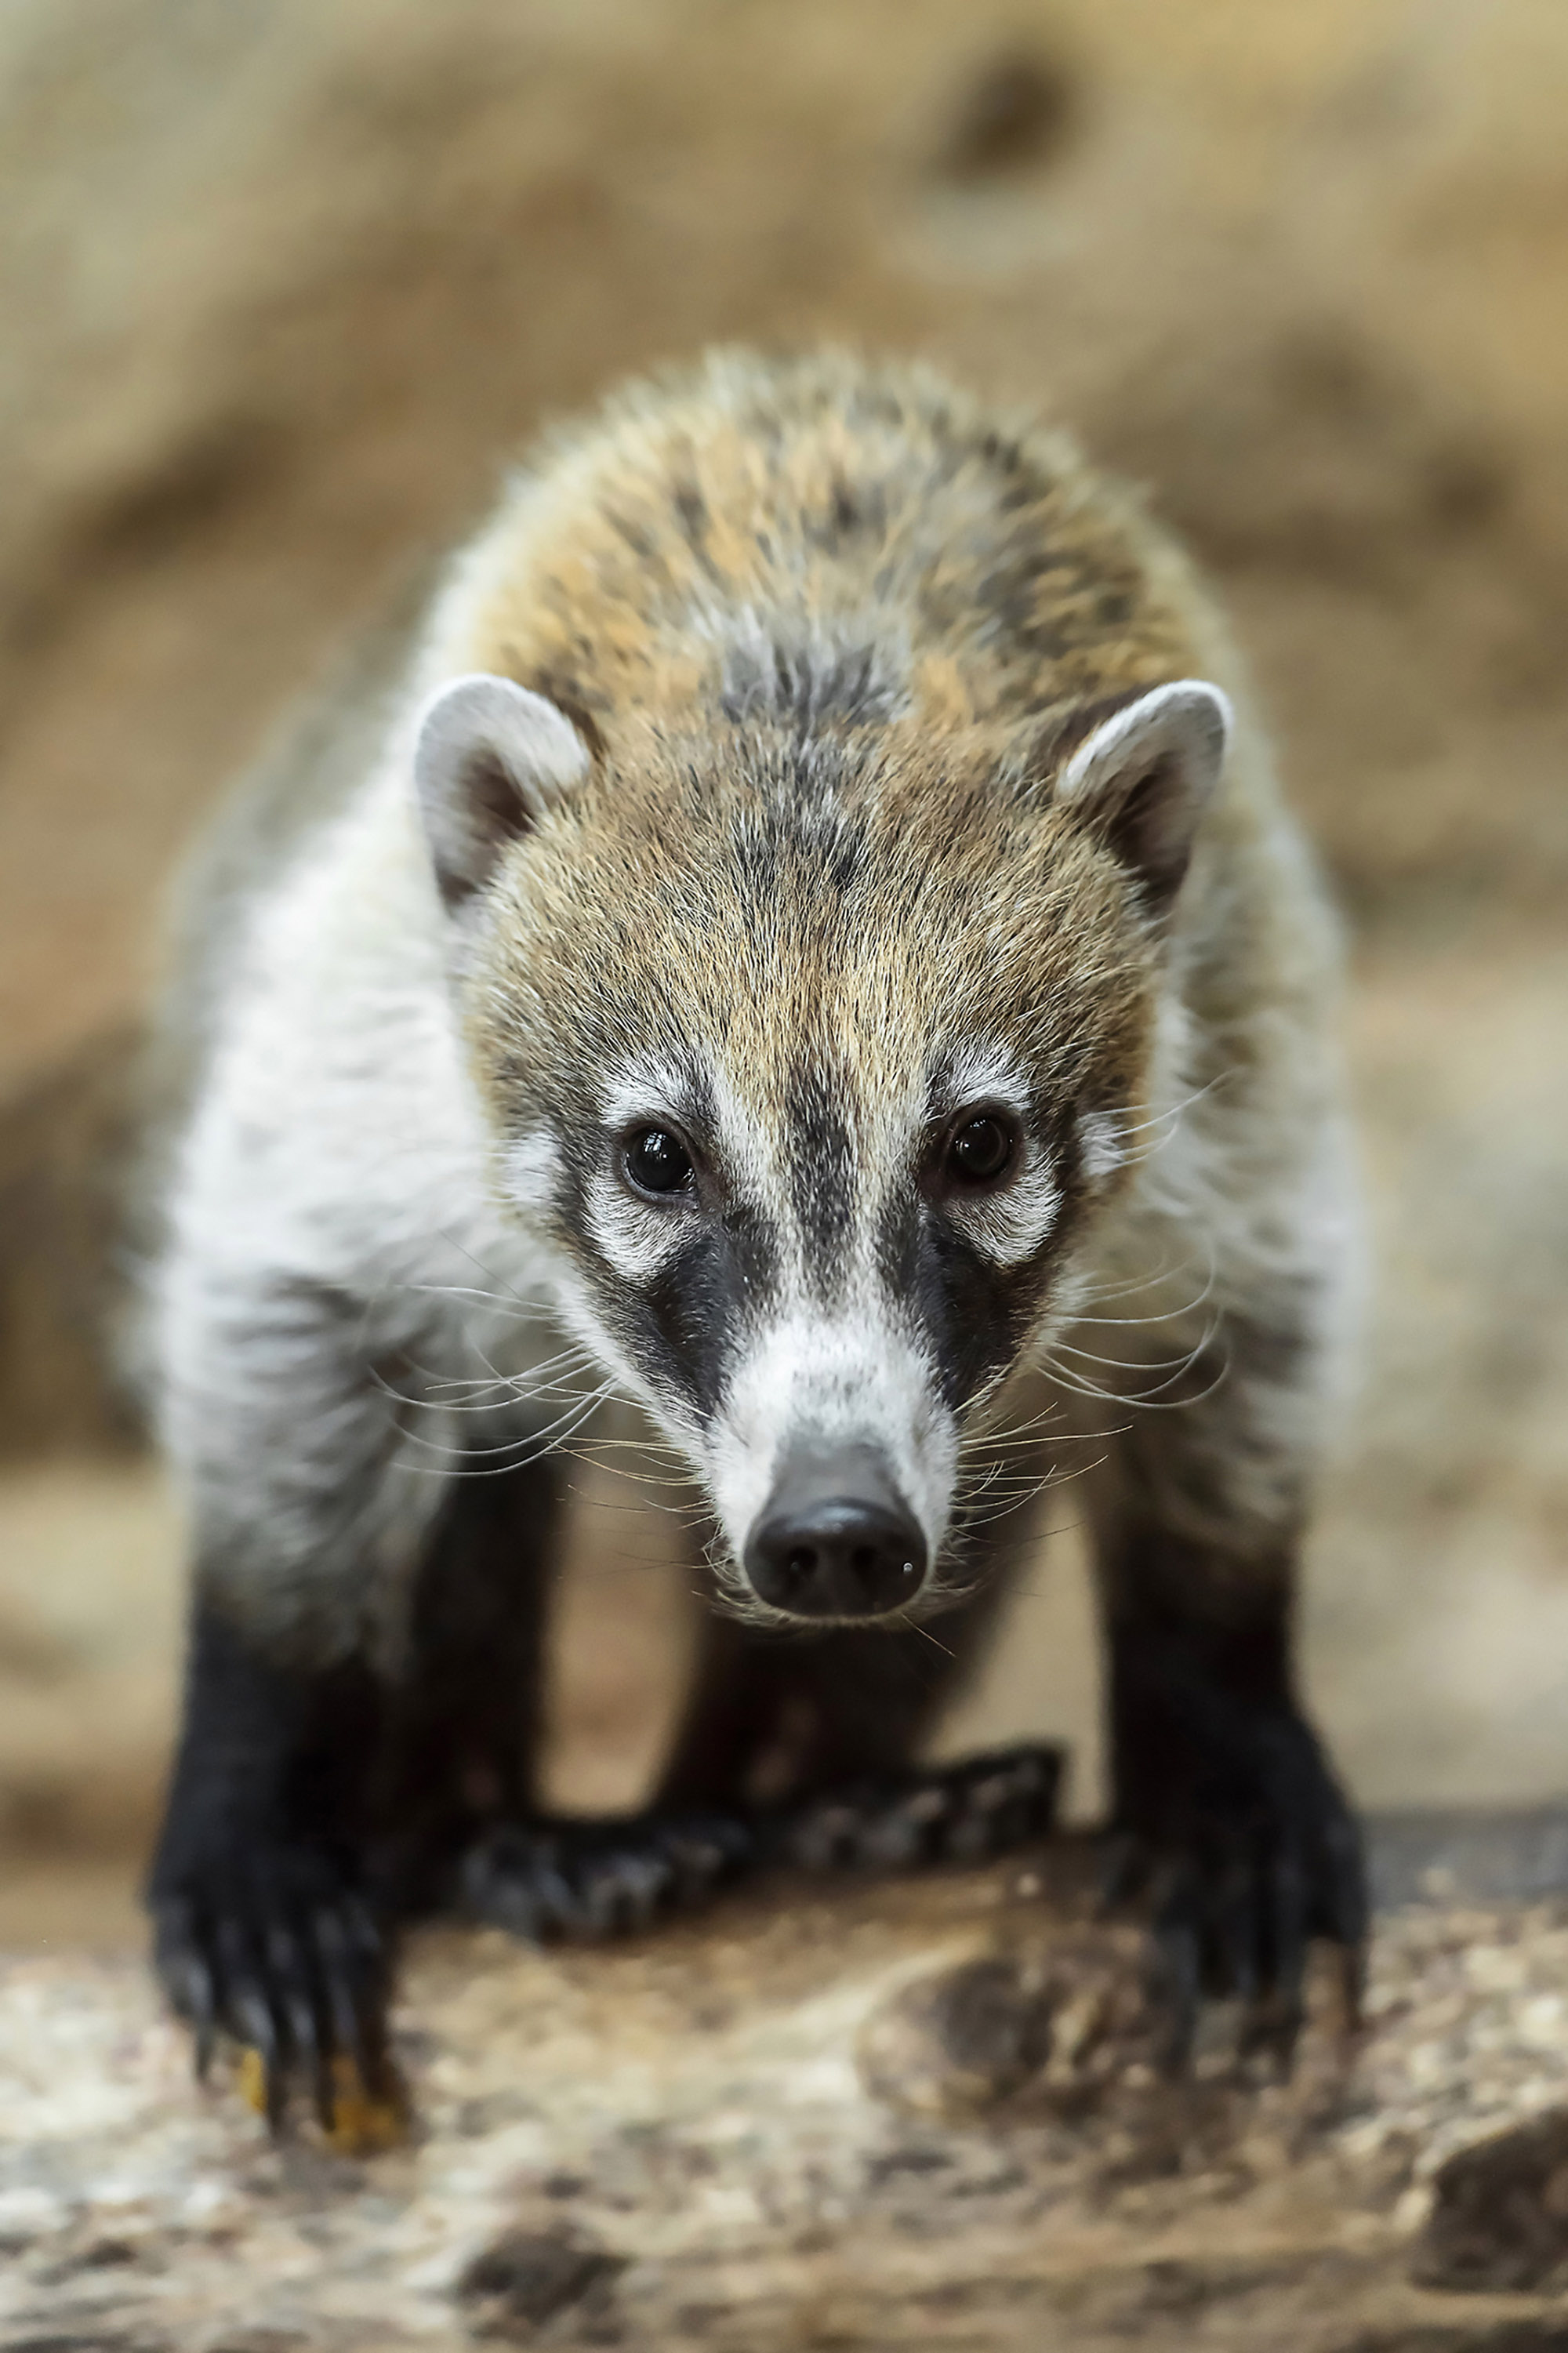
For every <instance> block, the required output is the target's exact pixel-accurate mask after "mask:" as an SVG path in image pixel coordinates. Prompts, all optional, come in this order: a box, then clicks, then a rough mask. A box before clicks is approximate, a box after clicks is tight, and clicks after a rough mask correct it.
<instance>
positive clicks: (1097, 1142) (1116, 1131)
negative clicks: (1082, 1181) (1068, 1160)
mask: <svg viewBox="0 0 1568 2353" xmlns="http://www.w3.org/2000/svg"><path fill="white" fill-rule="evenodd" d="M1078 1142H1079V1157H1080V1160H1081V1164H1082V1167H1083V1173H1084V1175H1085V1176H1087V1177H1088V1178H1089V1183H1090V1184H1091V1185H1103V1184H1104V1183H1105V1181H1106V1179H1107V1177H1109V1176H1115V1174H1116V1172H1117V1170H1118V1169H1119V1168H1120V1167H1121V1165H1122V1163H1123V1162H1124V1161H1125V1159H1126V1157H1127V1147H1126V1145H1124V1144H1123V1142H1122V1140H1121V1124H1120V1123H1119V1122H1118V1121H1117V1119H1116V1118H1115V1117H1114V1116H1113V1115H1112V1113H1110V1112H1108V1111H1086V1112H1085V1113H1083V1116H1082V1117H1081V1118H1080V1119H1079V1124H1078Z"/></svg>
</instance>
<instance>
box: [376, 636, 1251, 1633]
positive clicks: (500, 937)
mask: <svg viewBox="0 0 1568 2353" xmlns="http://www.w3.org/2000/svg"><path fill="white" fill-rule="evenodd" d="M1227 723H1228V711H1227V705H1226V700H1225V697H1224V696H1223V694H1221V693H1220V691H1218V689H1217V688H1215V687H1213V686H1210V685H1207V684H1204V683H1201V682H1195V681H1182V682H1178V683H1173V684H1167V685H1163V686H1157V687H1155V688H1153V689H1152V690H1149V691H1135V692H1133V693H1131V694H1129V695H1124V696H1122V697H1121V698H1119V699H1118V700H1117V701H1115V702H1112V703H1110V704H1109V705H1106V704H1100V705H1099V706H1097V707H1095V708H1092V709H1090V710H1089V711H1087V712H1081V713H1079V714H1077V715H1076V716H1074V717H1072V718H1070V719H1068V720H1067V721H1065V722H1063V723H1058V725H1056V726H1055V727H1054V728H1052V729H1050V730H1049V731H1047V734H1046V736H1045V738H1044V739H1043V740H1042V739H1041V738H1040V736H1039V733H1038V731H1037V732H1036V737H1035V740H1034V743H1033V744H1032V746H1026V747H1023V748H1021V749H1019V750H1018V751H1017V752H1016V755H1014V756H1010V757H1007V758H1004V759H1001V760H1000V761H999V760H998V757H997V752H996V746H995V744H994V742H988V743H986V744H984V745H983V744H980V742H979V741H978V738H976V739H975V740H973V741H970V742H966V741H963V740H960V741H957V742H954V743H931V742H929V741H927V742H924V743H922V742H921V741H920V740H919V738H918V737H916V736H915V735H914V734H913V733H911V732H903V731H900V730H897V729H877V728H864V729H859V730H853V731H845V732H844V733H841V734H839V735H838V736H837V737H836V738H835V737H822V736H812V735H810V734H809V733H804V732H803V731H801V730H800V729H799V728H798V727H796V728H794V729H792V728H789V727H787V726H784V725H782V724H781V725H778V726H770V725H761V726H741V725H737V726H736V727H735V728H734V729H733V730H732V732H729V733H726V734H724V735H721V736H720V737H718V738H715V737H713V736H711V735H709V734H703V735H698V734H696V733H694V734H693V736H692V737H691V739H690V740H689V741H672V740H670V739H669V738H668V735H664V734H660V733H658V732H657V731H656V730H654V729H653V728H652V727H649V728H648V729H647V732H646V733H645V734H644V735H643V736H641V737H640V738H637V740H636V742H635V745H634V748H633V751H632V752H631V753H629V754H628V753H626V751H625V749H624V748H623V749H621V750H620V751H618V753H617V756H616V759H615V760H614V761H611V760H610V759H609V758H607V757H605V756H603V755H602V754H601V755H600V756H595V754H591V753H590V750H589V747H588V745H587V744H586V743H585V742H584V739H583V737H582V735H581V734H580V733H578V731H577V729H576V728H575V727H574V725H573V723H571V721H570V720H568V719H567V718H566V716H565V715H564V714H563V712H561V711H560V710H559V709H558V708H557V707H556V706H555V705H554V704H553V703H552V702H547V701H546V700H544V699H543V698H542V696H540V695H538V694H535V693H532V692H531V691H528V690H526V689H524V688H522V687H521V686H519V685H516V684H515V683H513V682H511V681H508V680H504V679H500V678H496V677H489V676H475V677H469V678H465V679H459V680H458V681H456V682H455V683H453V684H451V685H449V686H447V688H445V689H444V690H443V691H441V692H440V693H438V694H437V696H436V697H435V698H434V699H433V701H432V702H430V704H429V705H428V706H427V708H426V712H425V714H424V717H423V722H422V725H421V728H420V732H419V736H418V746H417V753H416V783H417V788H418V794H419V799H420V804H421V807H422V810H423V815H424V820H425V827H426V835H427V838H428V841H429V844H430V848H431V851H432V855H433V860H434V864H435V868H436V872H437V881H438V883H439V886H440V892H441V896H442V899H443V902H444V904H445V908H446V911H447V923H449V925H450V927H451V934H452V948H453V969H454V974H455V985H456V987H457V988H458V993H459V998H460V1002H461V1008H462V1014H463V1019H464V1026H465V1030H466V1034H467V1038H468V1046H469V1050H470V1053H471V1056H472V1059H473V1062H474V1067H475V1070H476V1073H477V1076H478V1079H479V1086H480V1091H481V1094H482V1096H483V1099H484V1102H485V1103H486V1105H487V1107H488V1111H489V1117H490V1120H491V1122H492V1124H493V1133H494V1138H495V1155H494V1166H495V1172H496V1177H497V1181H498V1184H499V1187H500V1192H501V1195H502V1198H503V1199H504V1201H505V1202H506V1203H507V1205H508V1206H509V1207H510V1209H511V1210H512V1212H513V1213H514V1214H515V1215H516V1216H517V1217H518V1218H519V1219H521V1220H523V1221H525V1223H526V1224H527V1225H528V1226H529V1227H530V1228H531V1229H532V1230H533V1231H534V1232H535V1233H536V1234H539V1235H542V1237H543V1238H544V1239H545V1240H546V1241H547V1242H548V1244H549V1245H550V1250H551V1260H552V1264H553V1266H554V1267H555V1269H556V1270H557V1281H558V1285H559V1290H560V1295H561V1303H562V1307H563V1313H564V1314H565V1315H566V1316H567V1318H568V1319H569V1321H570V1322H571V1324H573V1325H574V1327H575V1329H576V1330H577V1332H578V1333H579V1334H580V1335H583V1336H584V1338H585V1339H586V1340H587V1342H588V1343H589V1344H590V1345H591V1346H592V1348H593V1349H594V1351H595V1353H596V1355H597V1356H598V1357H599V1358H600V1359H602V1361H603V1362H604V1364H605V1366H606V1368H607V1369H609V1370H610V1371H612V1372H613V1373H615V1374H616V1375H617V1376H618V1377H619V1378H620V1379H621V1380H622V1381H624V1382H625V1383H626V1385H627V1386H628V1387H630V1388H632V1389H633V1390H634V1391H635V1392H636V1393H637V1395H638V1396H639V1397H640V1398H642V1399H643V1400H644V1401H645V1403H646V1404H647V1407H648V1408H649V1409H650V1410H651V1411H652V1413H653V1414H654V1416H655V1417H656V1419H657V1420H658V1422H659V1423H660V1424H661V1425H662V1427H663V1429H664V1430H666V1432H667V1433H668V1435H669V1436H670V1437H671V1438H673V1439H674V1440H676V1441H678V1443H679V1446H680V1447H681V1448H682V1449H683V1450H684V1451H685V1453H686V1454H687V1455H688V1457H689V1460H690V1461H691V1462H692V1464H693V1465H694V1467H695V1468H696V1470H697V1472H699V1474H700V1478H701V1480H702V1481H703V1482H704V1484H705V1486H706V1488H707V1491H708V1493H709V1494H710V1498H711V1501H712V1504H713V1507H714V1510H715V1513H716V1515H717V1518H718V1521H719V1523H720V1525H721V1530H722V1534H723V1536H724V1538H725V1540H726V1544H727V1547H728V1552H729V1556H730V1558H729V1561H728V1564H727V1565H726V1567H724V1568H723V1570H722V1572H721V1573H722V1574H723V1575H724V1577H725V1578H726V1580H727V1583H728V1586H729V1590H730V1598H731V1600H732V1601H733V1602H734V1603H736V1604H737V1605H738V1606H740V1607H741V1608H742V1609H745V1610H747V1611H749V1612H750V1613H751V1614H752V1615H755V1616H758V1617H768V1618H782V1619H793V1620H800V1619H818V1620H821V1619H869V1618H876V1617H882V1616H886V1615H888V1614H889V1613H890V1612H895V1611H897V1612H903V1611H906V1610H908V1609H911V1608H930V1607H931V1606H934V1605H935V1604H936V1603H937V1602H938V1601H939V1600H940V1599H941V1598H942V1595H943V1594H944V1593H949V1594H950V1593H951V1592H952V1590H953V1589H954V1588H955V1586H959V1587H961V1586H962V1567H961V1554H962V1527H961V1525H960V1523H961V1521H962V1512H961V1510H956V1509H955V1490H956V1486H957V1475H958V1466H959V1457H960V1446H961V1440H962V1439H963V1436H964V1434H965V1432H966V1430H970V1429H973V1428H974V1427H976V1426H977V1425H979V1424H981V1423H983V1421H984V1416H985V1414H986V1412H987V1410H988V1409H989V1408H990V1407H991V1406H992V1405H993V1404H994V1400H995V1399H996V1398H997V1397H998V1395H999V1393H1000V1392H1001V1390H1002V1389H1003V1388H1004V1386H1005V1383H1006V1381H1007V1379H1008V1377H1009V1375H1010V1374H1012V1373H1013V1372H1014V1371H1015V1370H1016V1368H1018V1367H1019V1366H1021V1365H1022V1364H1024V1363H1025V1362H1026V1361H1027V1360H1028V1359H1029V1358H1030V1357H1031V1356H1032V1355H1033V1354H1034V1353H1035V1352H1036V1351H1037V1348H1038V1346H1039V1345H1040V1344H1041V1342H1042V1341H1044V1340H1045V1339H1047V1337H1048V1336H1049V1335H1050V1334H1051V1333H1052V1331H1053V1330H1054V1329H1057V1328H1058V1327H1059V1326H1060V1324H1062V1322H1063V1321H1065V1320H1066V1319H1067V1318H1068V1317H1069V1316H1070V1314H1071V1313H1072V1311H1073V1308H1074V1306H1075V1304H1078V1303H1081V1299H1082V1275H1081V1272H1080V1269H1081V1267H1082V1264H1083V1261H1084V1258H1085V1250H1086V1244H1087V1242H1088V1240H1089V1236H1090V1234H1091V1233H1092V1229H1093V1227H1094V1223H1095V1220H1096V1218H1097V1215H1098V1214H1099V1213H1100V1212H1101V1211H1102V1210H1103V1208H1104V1207H1105V1205H1106V1203H1107V1202H1108V1201H1109V1200H1110V1198H1112V1196H1113V1195H1114V1194H1115V1192H1116V1191H1117V1189H1118V1187H1119V1186H1120V1185H1121V1182H1122V1181H1124V1176H1125V1168H1126V1164H1127V1162H1128V1160H1129V1158H1130V1156H1131V1136H1130V1128H1131V1124H1132V1123H1134V1122H1136V1121H1137V1120H1138V1118H1139V1117H1140V1113H1139V1112H1138V1110H1137V1109H1136V1108H1135V1106H1137V1105H1138V1104H1139V1103H1140V1101H1141V1098H1142V1093H1143V1086H1144V1081H1145V1076H1146V1071H1147V1066H1148V1060H1149V1054H1150V1050H1151V1045H1152V1030H1153V1025H1154V1020H1155V1016H1156V1011H1157V1006H1158V1000H1159V994H1160V987H1161V974H1162V965H1163V944H1164V934H1165V931H1166V928H1167V923H1166V918H1167V913H1168V911H1169V909H1170V906H1171V903H1172V901H1173V898H1174V895H1175V893H1176V892H1177V890H1178V888H1179V886H1180V884H1181V882H1182V879H1183V876H1184V871H1185V869H1186V866H1187V863H1188V858H1189V852H1190V850H1191V847H1192V843H1193V838H1194V828H1195V826H1196V823H1197V820H1198V818H1199V816H1200V814H1201V812H1202V810H1203V807H1204V804H1205V800H1206V798H1207V797H1208V795H1209V792H1210V790H1211V788H1212V786H1213V784H1214V782H1215V776H1216V775H1217V773H1218V770H1219V766H1220V762H1221V759H1222V757H1223V754H1224V748H1225V744H1226V729H1227Z"/></svg>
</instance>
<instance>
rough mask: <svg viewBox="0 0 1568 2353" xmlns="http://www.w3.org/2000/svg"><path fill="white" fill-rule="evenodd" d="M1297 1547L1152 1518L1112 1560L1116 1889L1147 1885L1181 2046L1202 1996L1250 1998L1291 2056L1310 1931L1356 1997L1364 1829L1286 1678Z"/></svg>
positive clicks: (1252, 2013) (1259, 2026)
mask: <svg viewBox="0 0 1568 2353" xmlns="http://www.w3.org/2000/svg"><path fill="white" fill-rule="evenodd" d="M1292 1568H1293V1550H1292V1549H1289V1548H1288V1549H1284V1550H1282V1551H1281V1552H1280V1554H1279V1556H1276V1557H1274V1558H1271V1559H1267V1560H1261V1561H1252V1562H1230V1563H1216V1561H1215V1558H1214V1557H1213V1556H1212V1555H1209V1554H1206V1553H1205V1552H1204V1551H1203V1550H1202V1549H1201V1548H1199V1547H1197V1546H1193V1545H1190V1544H1188V1543H1186V1542H1185V1541H1184V1539H1182V1538H1180V1537H1177V1536H1174V1535H1171V1534H1170V1533H1168V1532H1166V1531H1162V1530H1158V1529H1153V1528H1147V1527H1145V1528H1140V1529H1136V1530H1134V1531H1133V1532H1131V1534H1130V1535H1128V1537H1127V1538H1126V1539H1125V1540H1124V1542H1123V1544H1122V1546H1121V1549H1120V1552H1119V1555H1118V1556H1117V1558H1116V1560H1115V1561H1114V1563H1113V1564H1112V1577H1111V1585H1110V1732H1111V1757H1112V1769H1113V1774H1114V1781H1115V1817H1114V1820H1115V1832H1116V1841H1117V1842H1116V1845H1115V1846H1114V1847H1113V1850H1112V1852H1113V1868H1112V1892H1113V1893H1114V1894H1130V1893H1131V1892H1133V1890H1134V1889H1135V1888H1138V1887H1142V1888H1143V1889H1145V1890H1146V1891H1147V1892H1148V1893H1149V1894H1151V1895H1152V1902H1153V1906H1154V1918H1155V1932H1156V1936H1157V1938H1158V1940H1159V1944H1160V1947H1161V1951H1162V1954H1163V1961H1164V1974H1165V1977H1166V1980H1167V1990H1168V1993H1169V1995H1170V1998H1171V2001H1172V2006H1173V2030H1172V2056H1173V2059H1174V2060H1180V2059H1181V2058H1182V2057H1183V2056H1184V2052H1185V2050H1186V2047H1187V2045H1188V2044H1189V2042H1190V2040H1191V2035H1192V2031H1193V2026H1194V2020H1195V2011H1196V2004H1197V2001H1198V1999H1199V1997H1200V1995H1201V1994H1203V1993H1210V1994H1214V1995H1217V1996H1233V1997H1237V1998H1239V1999H1240V2000H1242V2001H1243V2002H1244V2003H1245V2005H1246V2006H1247V2013H1248V2024H1247V2035H1248V2038H1249V2040H1250V2041H1251V2042H1252V2043H1253V2044H1254V2045H1257V2046H1263V2045H1268V2046H1270V2047H1272V2048H1273V2049H1274V2050H1276V2051H1277V2052H1279V2055H1280V2056H1281V2057H1282V2058H1288V2056H1289V2052H1290V2050H1291V2048H1292V2046H1293V2043H1294V2041H1295V2036H1296V2032H1297V2030H1298V2028H1299V2025H1300V2017H1301V2006H1302V1980H1303V1974H1304V1970H1305V1966H1306V1956H1307V1947H1308V1945H1309V1943H1310V1941H1311V1940H1312V1939H1313V1938H1318V1937H1321V1938H1324V1939H1327V1940H1328V1941H1330V1942H1331V1943H1332V1944H1334V1945H1336V1946H1337V1947H1340V1949H1341V1952H1342V1957H1343V1967H1342V1981H1343V1986H1344V1990H1345V1994H1346V1997H1347V2007H1349V2008H1350V2009H1351V2010H1352V2012H1353V2009H1354V2003H1355V1997H1356V1992H1357V1989H1358V1983H1359V1971H1360V1960H1361V1954H1362V1949H1363V1945H1364V1942H1365V1937H1366V1931H1367V1901H1366V1893H1365V1879H1364V1872H1363V1862H1362V1852H1361V1840H1360V1834H1359V1832H1358V1831H1357V1828H1356V1824H1355V1820H1354V1817H1353V1815H1352V1812H1351V1810H1350V1808H1349V1806H1348V1805H1347V1803H1346V1800H1345V1798H1344V1796H1343V1793H1342V1790H1341V1788H1340V1787H1339V1784H1338V1782H1337V1781H1336V1779H1335V1778H1334V1775H1333V1772H1332V1770H1331V1767H1330V1765H1329V1763H1328V1760H1327V1758H1326V1757H1325V1756H1324V1753H1323V1750H1322V1747H1321V1744H1320V1742H1319V1740H1318V1737H1317V1736H1316V1734H1315V1733H1314V1732H1313V1730H1312V1728H1311V1726H1310V1725H1309V1724H1308V1723H1307V1721H1306V1720H1305V1718H1304V1717H1303V1715H1301V1712H1300V1706H1299V1704H1298V1702H1297V1699H1296V1696H1295V1693H1294V1690H1293V1687H1292V1682H1291V1675H1290V1659H1289V1652H1290V1600H1291V1584H1292V1577H1291V1572H1292Z"/></svg>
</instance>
